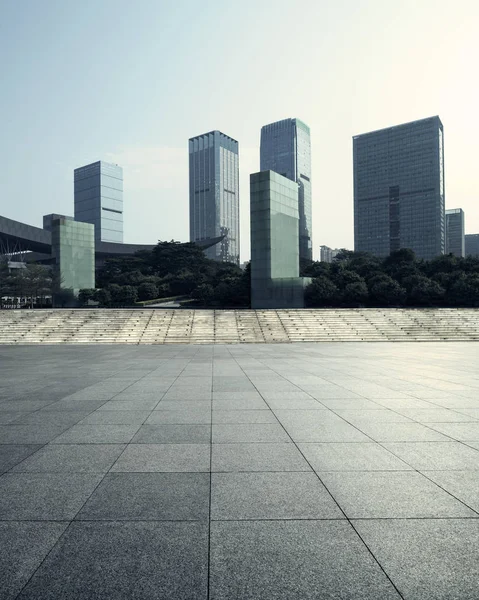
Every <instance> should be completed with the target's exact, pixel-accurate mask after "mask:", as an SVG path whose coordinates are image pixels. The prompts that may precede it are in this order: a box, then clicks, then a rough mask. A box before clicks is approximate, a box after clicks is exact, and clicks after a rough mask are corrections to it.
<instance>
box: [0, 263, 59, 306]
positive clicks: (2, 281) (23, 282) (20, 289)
mask: <svg viewBox="0 0 479 600" xmlns="http://www.w3.org/2000/svg"><path fill="white" fill-rule="evenodd" d="M56 283H57V282H56V281H55V277H54V274H53V273H52V272H51V270H50V269H49V268H48V267H45V266H42V265H35V264H28V265H24V267H22V268H15V269H9V266H8V262H7V260H6V259H3V258H0V306H17V305H18V304H19V303H20V299H23V302H24V303H27V304H28V305H29V306H31V307H32V308H33V306H34V305H35V304H40V305H42V306H43V305H45V304H46V299H47V298H49V299H51V297H52V294H53V292H54V289H55V286H56Z"/></svg>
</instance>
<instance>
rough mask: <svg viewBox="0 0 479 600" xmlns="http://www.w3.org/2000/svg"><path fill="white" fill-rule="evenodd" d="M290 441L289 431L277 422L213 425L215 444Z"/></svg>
mask: <svg viewBox="0 0 479 600" xmlns="http://www.w3.org/2000/svg"><path fill="white" fill-rule="evenodd" d="M289 441H290V439H289V437H288V435H287V433H286V432H285V431H284V429H283V428H282V427H281V425H279V424H277V423H240V424H231V423H216V424H214V425H213V444H231V443H245V442H250V443H252V442H258V443H260V442H289Z"/></svg>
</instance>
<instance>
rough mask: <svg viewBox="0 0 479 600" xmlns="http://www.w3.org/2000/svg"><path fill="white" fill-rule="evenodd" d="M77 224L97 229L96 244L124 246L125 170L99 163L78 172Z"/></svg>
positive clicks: (75, 179) (76, 181)
mask: <svg viewBox="0 0 479 600" xmlns="http://www.w3.org/2000/svg"><path fill="white" fill-rule="evenodd" d="M74 190H75V191H74V196H75V221H83V222H84V223H91V224H92V225H94V226H95V241H96V242H116V243H118V244H122V243H123V169H122V168H121V167H119V166H118V165H113V164H111V163H107V162H104V161H102V160H99V161H98V162H95V163H92V164H91V165H86V166H84V167H79V168H78V169H75V171H74Z"/></svg>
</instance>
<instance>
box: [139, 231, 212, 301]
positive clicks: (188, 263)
mask: <svg viewBox="0 0 479 600" xmlns="http://www.w3.org/2000/svg"><path fill="white" fill-rule="evenodd" d="M150 264H151V266H152V267H153V268H154V270H155V272H156V273H157V274H158V275H159V276H160V277H163V276H164V275H167V274H169V273H172V274H177V273H179V272H180V271H190V272H193V273H199V272H201V271H202V270H204V269H206V268H207V265H208V259H207V258H206V256H205V254H204V252H203V250H202V249H201V248H200V247H199V246H197V245H196V244H194V243H193V242H188V243H186V244H182V243H180V242H174V241H171V242H161V241H160V242H158V244H157V245H156V246H155V247H154V248H153V252H152V253H151V257H150ZM190 291H191V290H190Z"/></svg>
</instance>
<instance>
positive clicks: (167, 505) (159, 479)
mask: <svg viewBox="0 0 479 600" xmlns="http://www.w3.org/2000/svg"><path fill="white" fill-rule="evenodd" d="M209 497H210V477H209V475H208V474H207V473H110V474H108V475H106V477H105V478H104V479H103V481H102V482H101V483H100V485H99V486H98V487H97V489H96V490H95V492H94V493H93V494H92V496H91V497H90V498H89V500H88V502H87V503H86V504H85V505H84V507H83V508H82V510H81V511H80V513H79V514H78V515H77V517H76V518H77V519H80V520H87V521H90V520H99V521H110V520H114V521H149V520H155V521H198V520H205V519H206V520H207V519H208V513H209Z"/></svg>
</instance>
